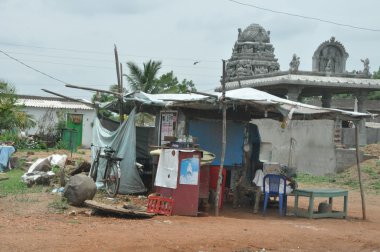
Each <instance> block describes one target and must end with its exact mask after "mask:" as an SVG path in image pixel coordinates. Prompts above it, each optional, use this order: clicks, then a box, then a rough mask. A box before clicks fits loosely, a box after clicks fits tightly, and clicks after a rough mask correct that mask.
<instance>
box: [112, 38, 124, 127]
mask: <svg viewBox="0 0 380 252" xmlns="http://www.w3.org/2000/svg"><path fill="white" fill-rule="evenodd" d="M114 46H115V47H114V53H115V64H116V77H117V87H118V91H119V94H122V87H121V75H120V64H119V54H118V53H117V47H116V45H114ZM118 100H119V120H120V124H122V123H123V96H122V95H119V96H118Z"/></svg>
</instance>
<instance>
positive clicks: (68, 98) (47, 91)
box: [41, 88, 96, 108]
mask: <svg viewBox="0 0 380 252" xmlns="http://www.w3.org/2000/svg"><path fill="white" fill-rule="evenodd" d="M41 90H42V91H44V92H46V93H49V94H53V95H56V96H59V97H62V98H65V99H67V100H69V101H75V102H80V103H83V104H86V105H87V106H91V107H93V108H94V107H96V106H95V104H92V103H89V102H85V101H82V100H79V99H74V98H71V97H68V96H65V95H61V94H58V93H55V92H53V91H49V90H47V89H44V88H42V89H41Z"/></svg>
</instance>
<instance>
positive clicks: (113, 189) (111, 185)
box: [104, 161, 120, 197]
mask: <svg viewBox="0 0 380 252" xmlns="http://www.w3.org/2000/svg"><path fill="white" fill-rule="evenodd" d="M104 184H105V186H106V192H107V194H108V196H110V197H115V195H116V194H117V192H118V191H119V185H120V164H119V162H115V161H110V162H108V163H107V167H106V171H105V174H104Z"/></svg>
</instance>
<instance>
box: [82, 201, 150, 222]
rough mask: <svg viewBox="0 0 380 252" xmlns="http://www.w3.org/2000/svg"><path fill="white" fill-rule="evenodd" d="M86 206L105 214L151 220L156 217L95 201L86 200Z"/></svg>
mask: <svg viewBox="0 0 380 252" xmlns="http://www.w3.org/2000/svg"><path fill="white" fill-rule="evenodd" d="M84 204H85V205H86V206H88V207H91V208H94V209H97V210H101V211H104V212H110V213H117V214H121V215H126V216H130V217H144V218H151V217H153V216H154V215H155V214H153V213H147V212H144V211H139V210H135V209H126V208H123V207H120V206H111V205H107V204H104V203H101V202H97V201H95V200H86V201H85V202H84Z"/></svg>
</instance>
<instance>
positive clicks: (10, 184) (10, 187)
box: [0, 169, 43, 197]
mask: <svg viewBox="0 0 380 252" xmlns="http://www.w3.org/2000/svg"><path fill="white" fill-rule="evenodd" d="M5 174H6V175H7V176H8V177H9V179H7V180H1V181H0V196H2V197H5V196H8V195H12V194H23V193H34V192H42V191H43V186H33V187H30V188H28V187H27V186H26V184H25V183H23V182H21V176H22V175H23V174H24V171H23V170H21V169H12V170H10V171H9V172H7V173H5Z"/></svg>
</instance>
